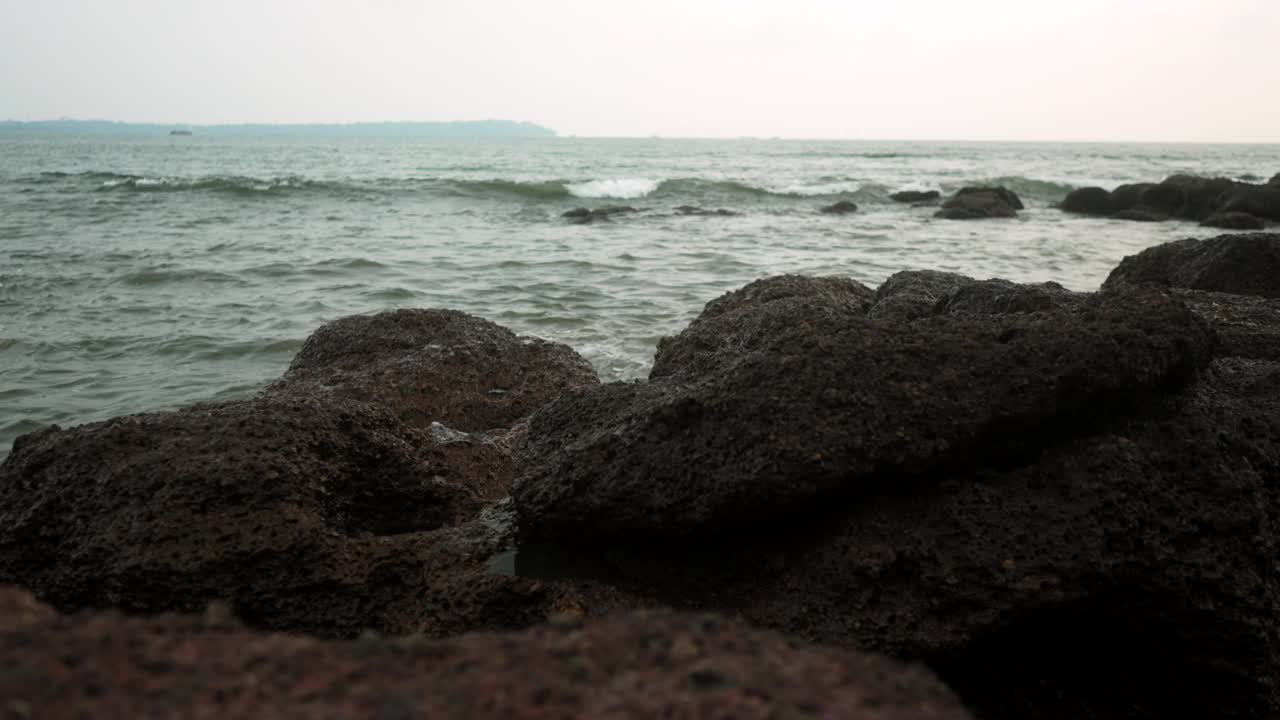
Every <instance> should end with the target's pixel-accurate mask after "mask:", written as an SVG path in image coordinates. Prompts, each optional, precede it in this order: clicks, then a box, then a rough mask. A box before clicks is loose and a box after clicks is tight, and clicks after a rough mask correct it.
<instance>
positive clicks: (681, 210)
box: [676, 205, 742, 217]
mask: <svg viewBox="0 0 1280 720" xmlns="http://www.w3.org/2000/svg"><path fill="white" fill-rule="evenodd" d="M676 214H677V215H718V216H721V217H734V216H736V215H741V214H742V213H739V212H734V211H733V210H726V209H725V208H717V209H715V210H708V209H706V208H700V207H697V206H695V205H680V206H677V207H676Z"/></svg>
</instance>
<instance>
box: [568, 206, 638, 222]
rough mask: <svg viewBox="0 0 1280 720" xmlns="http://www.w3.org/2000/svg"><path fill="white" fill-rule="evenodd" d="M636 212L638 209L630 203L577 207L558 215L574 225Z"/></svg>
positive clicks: (609, 220) (606, 220)
mask: <svg viewBox="0 0 1280 720" xmlns="http://www.w3.org/2000/svg"><path fill="white" fill-rule="evenodd" d="M637 212H640V211H639V210H638V209H637V208H633V207H631V206H630V205H607V206H605V207H599V208H594V209H592V208H585V207H578V208H574V209H572V210H566V211H565V212H563V213H560V217H562V218H564V219H566V220H568V221H569V222H571V223H574V224H576V225H586V224H588V223H593V222H611V221H612V219H613V218H614V216H616V215H630V214H631V213H637Z"/></svg>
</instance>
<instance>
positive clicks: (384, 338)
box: [265, 310, 599, 432]
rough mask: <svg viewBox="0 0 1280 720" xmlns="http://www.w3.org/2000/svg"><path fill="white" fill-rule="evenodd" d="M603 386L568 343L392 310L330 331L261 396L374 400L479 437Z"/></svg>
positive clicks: (447, 315) (344, 321) (341, 322)
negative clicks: (566, 394) (567, 394)
mask: <svg viewBox="0 0 1280 720" xmlns="http://www.w3.org/2000/svg"><path fill="white" fill-rule="evenodd" d="M598 382H599V379H598V378H597V376H596V373H595V370H593V369H592V367H591V365H590V364H589V363H588V362H587V361H586V360H584V359H583V358H582V356H580V355H578V353H576V352H574V350H573V349H572V348H570V347H568V346H566V345H561V344H559V343H552V342H547V341H545V340H540V339H538V338H532V337H522V336H518V335H516V334H515V333H513V332H511V331H510V330H508V329H506V328H504V327H501V326H499V325H495V324H494V323H491V322H489V321H487V320H482V319H480V318H477V317H474V316H471V315H467V314H465V313H460V312H457V311H455V310H393V311H388V312H383V313H378V314H377V315H353V316H350V317H345V318H341V319H338V320H334V321H333V322H330V323H326V324H325V325H324V326H322V327H321V328H320V329H319V330H316V331H315V332H314V333H312V335H311V337H309V338H307V341H306V343H305V344H304V345H303V346H302V350H300V351H299V352H298V355H297V357H295V358H294V360H293V363H292V364H291V365H290V366H289V370H288V371H287V372H286V373H285V374H284V376H283V377H281V378H280V379H279V380H277V381H276V382H275V383H273V384H272V385H271V386H270V387H268V388H267V390H266V391H265V392H266V394H267V395H268V396H277V395H292V396H306V395H316V396H333V397H342V398H349V399H353V400H361V401H366V402H374V403H378V404H380V405H384V406H386V407H388V408H390V409H391V410H392V411H394V412H395V413H396V414H397V415H399V416H400V418H401V419H403V420H404V421H405V422H406V423H408V424H410V425H414V426H417V427H429V426H430V424H431V423H433V422H439V423H442V424H444V425H446V426H448V427H450V428H454V429H457V430H463V431H467V432H483V431H486V430H491V429H495V428H509V427H511V426H512V425H514V424H516V423H518V422H520V421H521V420H522V419H523V418H525V417H526V416H528V415H529V413H531V412H533V411H534V410H536V409H537V408H538V407H540V406H541V405H542V404H543V403H545V402H547V401H548V400H551V399H552V398H554V397H555V396H556V395H558V394H560V392H561V391H563V390H565V389H567V388H571V387H578V386H581V385H594V384H597V383H598Z"/></svg>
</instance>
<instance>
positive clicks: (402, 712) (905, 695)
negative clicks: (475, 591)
mask: <svg viewBox="0 0 1280 720" xmlns="http://www.w3.org/2000/svg"><path fill="white" fill-rule="evenodd" d="M0 665H3V666H4V667H5V668H6V671H5V672H4V673H0V698H4V702H5V711H6V712H7V713H9V714H11V715H13V716H15V717H22V716H27V717H38V718H53V719H55V720H56V719H58V718H80V717H187V718H222V717H254V718H316V717H325V718H369V719H370V720H374V719H379V720H383V719H386V718H419V717H422V718H492V717H502V718H530V719H533V718H551V717H557V718H559V717H565V718H568V717H578V718H637V719H638V720H639V719H648V718H657V717H662V718H690V719H691V720H692V719H693V718H708V717H716V718H729V717H734V718H761V719H763V718H778V717H783V718H785V717H822V718H847V719H848V720H966V719H967V718H969V717H970V716H969V714H968V713H967V712H965V710H964V709H963V708H962V707H961V706H960V704H959V702H958V701H957V699H956V698H955V696H954V695H953V694H952V693H951V692H949V691H948V690H947V689H946V688H945V687H944V686H943V685H942V684H941V683H940V682H938V680H937V679H936V678H935V677H934V676H933V675H932V674H931V673H929V672H928V671H927V670H924V669H923V668H920V667H916V666H907V665H904V664H902V663H898V662H895V661H891V660H888V659H885V658H880V657H876V656H872V655H866V654H861V653H855V652H851V651H844V650H837V649H832V648H824V647H820V646H815V645H809V644H806V643H798V642H795V641H792V640H789V639H787V638H784V637H782V636H780V635H777V634H775V633H771V632H764V631H760V630H753V629H750V628H747V627H745V626H744V625H742V624H740V623H735V622H730V621H727V620H724V619H721V618H719V617H716V616H714V615H706V614H676V613H670V612H638V613H630V614H624V615H617V616H613V617H609V618H606V619H603V620H598V621H595V622H590V623H578V622H567V621H562V622H557V623H554V624H547V625H542V626H540V627H537V628H535V629H532V630H528V631H525V632H520V633H511V634H493V633H475V634H468V635H463V636H461V637H457V638H452V639H449V640H444V641H429V640H425V639H423V638H421V637H417V636H414V637H406V638H399V639H381V638H378V637H373V636H364V637H362V638H361V639H359V640H356V641H353V642H332V641H330V642H324V641H318V640H313V639H308V638H300V637H294V636H286V635H271V634H257V633H251V632H248V631H246V630H245V629H244V628H242V627H240V626H239V625H237V624H236V623H235V622H234V621H233V620H229V619H226V618H222V617H219V614H218V613H217V612H212V611H211V612H209V613H206V615H205V616H204V617H203V618H201V617H182V616H163V617H159V618H153V619H146V620H143V619H136V618H125V617H122V616H120V615H118V614H115V613H106V614H94V615H89V614H85V615H78V616H74V617H56V616H51V615H50V614H49V612H48V611H47V608H42V607H41V606H39V605H38V604H36V603H34V602H33V600H32V598H31V597H30V596H29V595H26V594H24V593H20V592H17V591H14V590H12V589H0Z"/></svg>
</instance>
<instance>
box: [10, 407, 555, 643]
mask: <svg viewBox="0 0 1280 720" xmlns="http://www.w3.org/2000/svg"><path fill="white" fill-rule="evenodd" d="M436 434H438V435H443V437H441V438H440V439H436V438H433V437H432V435H433V434H432V433H431V432H424V431H419V430H416V429H413V428H409V427H406V426H405V425H404V424H402V423H401V422H400V420H399V419H398V418H396V416H395V415H393V414H391V413H390V412H388V411H387V410H384V409H381V408H378V407H375V406H373V405H369V404H366V403H358V402H354V401H351V400H342V399H337V398H301V397H292V396H280V397H274V398H271V399H265V400H254V401H242V402H232V403H226V404H222V405H207V406H196V407H192V408H188V409H186V410H182V411H178V412H171V413H154V414H145V415H133V416H129V417H122V418H116V419H114V420H109V421H106V422H100V423H94V424H91V425H84V426H81V427H77V428H72V429H69V430H59V429H56V428H54V429H49V430H44V431H41V432H38V433H34V434H31V435H26V436H23V437H21V438H19V440H18V441H17V442H16V443H15V444H14V448H13V452H12V454H11V455H10V456H9V457H8V459H7V460H6V461H5V462H4V464H3V465H0V583H15V584H19V585H23V586H25V587H29V588H31V589H32V590H33V591H35V592H36V593H37V594H38V595H39V596H40V597H41V598H43V599H45V600H47V601H49V602H51V603H52V604H54V605H56V606H57V607H58V608H60V609H62V610H75V609H80V608H86V607H116V608H120V609H122V610H125V611H128V612H132V613H156V612H166V611H181V612H195V611H199V610H201V609H203V608H204V607H205V605H206V603H208V602H210V601H211V600H220V601H223V602H226V603H228V604H229V605H230V606H231V607H232V608H233V609H234V610H235V611H236V612H237V613H238V614H239V615H240V616H242V617H243V618H245V620H246V621H248V622H249V623H251V624H252V625H254V626H257V627H261V628H268V629H279V630H288V631H293V632H307V633H314V634H319V635H329V636H350V635H354V634H356V633H358V632H359V631H360V630H361V629H363V628H366V627H371V628H375V629H377V630H380V631H383V632H394V633H404V632H412V631H418V630H420V631H422V632H424V633H427V634H432V635H444V634H449V633H452V632H458V631H459V630H466V629H478V628H504V627H519V626H524V625H527V624H529V623H531V622H536V621H537V620H539V619H540V618H542V617H545V616H546V614H547V613H548V612H550V610H549V608H550V607H551V606H552V604H553V603H554V602H555V601H556V597H553V594H554V593H555V592H557V591H555V590H554V589H553V588H550V587H547V586H542V587H538V586H536V584H535V583H531V582H528V581H520V580H516V579H514V578H504V577H497V576H493V575H491V574H490V573H489V572H488V571H487V569H486V567H485V562H486V559H487V558H488V557H489V556H491V555H493V554H495V553H498V552H499V551H500V550H502V549H503V548H504V547H506V546H507V545H508V544H509V543H510V527H509V526H510V523H508V526H507V527H506V529H503V526H502V523H500V522H497V521H496V518H497V517H498V516H497V515H494V511H493V510H489V509H487V508H488V507H489V505H490V503H491V501H492V500H493V499H495V498H499V497H502V496H503V495H505V494H506V493H507V492H508V489H509V484H510V476H511V464H510V463H511V459H510V455H509V453H508V448H506V447H504V446H503V444H502V442H501V438H495V437H490V438H475V437H470V438H467V437H465V436H463V438H459V434H458V433H447V432H439V431H438V432H437V433H436Z"/></svg>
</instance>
